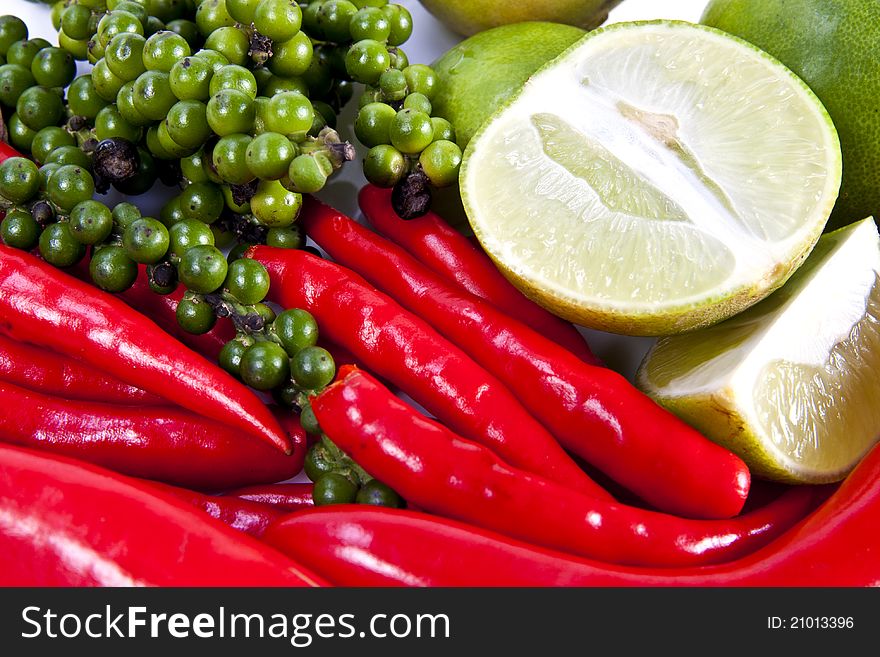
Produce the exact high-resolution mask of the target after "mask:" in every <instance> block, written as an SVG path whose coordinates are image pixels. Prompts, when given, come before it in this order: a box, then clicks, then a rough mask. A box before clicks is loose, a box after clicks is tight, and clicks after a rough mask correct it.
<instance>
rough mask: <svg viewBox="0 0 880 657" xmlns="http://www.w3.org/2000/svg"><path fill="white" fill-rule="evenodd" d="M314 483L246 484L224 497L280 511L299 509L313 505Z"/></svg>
mask: <svg viewBox="0 0 880 657" xmlns="http://www.w3.org/2000/svg"><path fill="white" fill-rule="evenodd" d="M313 488H314V484H311V483H308V484H265V485H262V486H246V487H244V488H239V489H237V490H231V491H229V492H228V493H224V494H223V496H224V497H237V498H239V499H242V500H247V501H249V502H255V503H258V504H267V505H269V506H271V507H273V508H275V509H278V510H279V511H282V512H288V513H290V512H293V511H299V510H300V509H308V508H311V507H313V506H315V501H314V500H313V499H312V489H313Z"/></svg>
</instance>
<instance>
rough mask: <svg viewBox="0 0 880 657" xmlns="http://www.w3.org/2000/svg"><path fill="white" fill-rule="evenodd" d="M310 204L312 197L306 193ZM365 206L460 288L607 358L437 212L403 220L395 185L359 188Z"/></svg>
mask: <svg viewBox="0 0 880 657" xmlns="http://www.w3.org/2000/svg"><path fill="white" fill-rule="evenodd" d="M305 202H306V208H308V204H309V203H310V201H309V200H308V198H307V199H306V201H305ZM358 203H359V204H360V207H361V210H362V211H363V213H364V215H365V216H366V218H367V221H369V222H370V225H372V226H373V227H374V228H375V229H376V230H377V231H378V232H379V233H381V234H382V235H384V236H385V237H387V238H388V239H390V240H391V241H393V242H395V243H396V244H397V245H398V246H400V247H402V248H404V249H406V250H407V251H408V252H409V253H410V254H411V255H412V256H413V257H414V258H416V259H418V261H419V262H421V263H422V264H423V265H425V266H426V267H429V268H430V269H432V270H433V271H435V272H436V273H438V274H440V275H441V276H443V277H444V278H445V279H446V280H447V281H448V282H450V283H453V284H454V285H455V286H457V287H458V288H459V289H461V290H464V291H465V292H470V293H471V294H473V295H474V296H477V297H479V298H481V299H484V300H486V301H488V302H489V303H491V304H492V305H493V306H495V307H496V308H498V310H500V311H502V312H504V313H506V314H508V315H510V316H511V317H515V318H516V319H518V320H519V321H521V322H523V323H525V324H526V325H528V326H530V327H532V328H533V329H534V330H536V331H537V332H539V333H540V334H541V335H544V336H546V337H547V338H549V339H550V340H553V341H554V342H556V343H558V344H559V345H560V346H562V347H565V348H566V349H568V350H569V351H570V352H571V353H573V354H574V355H575V356H577V357H578V358H580V359H581V360H583V361H584V362H586V363H590V364H591V365H601V364H602V362H601V361H600V360H599V359H598V358H596V356H595V354H593V352H592V351H590V347H589V346H588V345H587V343H586V341H585V340H584V338H583V336H582V335H581V334H580V333H579V332H578V330H577V329H576V328H575V327H574V326H572V325H571V324H569V323H568V322H566V321H565V320H562V319H560V318H559V317H556V316H555V315H554V314H552V313H550V312H548V311H547V310H544V309H543V308H542V307H541V306H539V305H538V304H536V303H535V302H534V301H532V300H530V299H529V298H527V297H526V296H525V295H523V293H522V292H520V291H519V290H517V289H516V288H515V287H514V286H513V285H512V284H511V283H510V281H508V280H507V279H506V278H504V276H503V275H502V274H501V272H500V271H498V268H497V267H495V265H494V264H493V263H492V260H491V259H490V258H489V256H487V255H486V254H485V252H483V250H482V249H480V248H478V247H476V246H474V244H473V243H471V242H470V241H469V240H468V239H467V238H466V237H465V236H464V235H462V234H461V233H459V232H458V231H457V230H455V229H454V228H453V227H452V226H450V225H449V224H447V223H446V222H445V221H443V219H441V218H440V217H439V216H438V215H436V214H434V213H433V212H430V211H429V212H427V213H426V214H424V215H422V216H421V217H417V218H416V219H409V220H403V219H401V218H400V217H399V216H398V215H397V213H396V212H395V211H394V208H393V207H392V205H391V190H390V189H383V188H382V187H376V186H375V185H366V186H364V187H363V188H361V191H360V193H359V194H358Z"/></svg>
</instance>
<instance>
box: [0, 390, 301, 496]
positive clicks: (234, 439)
mask: <svg viewBox="0 0 880 657" xmlns="http://www.w3.org/2000/svg"><path fill="white" fill-rule="evenodd" d="M0 408H3V409H16V412H14V413H13V412H8V411H7V412H4V413H0V441H6V442H12V443H15V444H18V445H22V446H25V447H33V448H38V449H42V450H48V451H51V452H54V453H57V454H63V455H66V456H71V457H75V458H79V459H82V460H84V461H89V462H91V463H96V464H98V465H101V466H103V467H106V468H110V469H112V470H116V471H117V472H122V473H124V474H128V475H132V476H136V477H144V478H146V479H157V480H160V481H164V482H167V483H170V484H177V485H180V486H185V487H187V488H198V489H201V490H212V491H216V490H227V489H229V488H234V487H237V486H246V485H249V484H258V483H271V482H276V481H282V480H284V479H288V478H290V477H292V476H294V475H295V474H297V473H298V472H299V471H300V470H301V469H302V464H303V458H304V455H305V436H304V434H301V435H296V434H294V435H291V436H290V437H289V438H290V439H292V440H293V441H294V449H293V452H292V453H291V455H290V456H287V455H284V454H282V453H280V452H279V451H278V450H277V449H275V448H274V447H273V446H270V445H267V444H266V443H265V442H263V441H261V440H253V439H252V437H251V436H248V435H246V434H242V432H241V430H240V429H238V428H233V427H229V426H226V425H222V424H220V423H218V422H214V421H212V420H208V419H206V418H204V417H200V416H198V415H194V414H193V413H190V412H188V411H184V410H183V409H181V408H178V407H173V406H143V405H138V406H121V405H118V404H102V403H97V402H82V401H71V400H67V399H61V398H60V397H50V396H48V395H43V394H40V393H38V392H33V391H30V390H25V389H24V388H19V387H17V386H14V385H12V384H10V383H4V382H0ZM286 438H287V437H286Z"/></svg>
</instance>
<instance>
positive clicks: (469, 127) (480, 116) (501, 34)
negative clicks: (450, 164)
mask: <svg viewBox="0 0 880 657" xmlns="http://www.w3.org/2000/svg"><path fill="white" fill-rule="evenodd" d="M505 4H507V3H505ZM511 4H516V3H511ZM584 34H585V32H584V31H583V30H581V29H580V28H577V27H572V26H570V25H562V24H559V23H542V22H528V23H514V24H512V25H503V26H501V27H496V28H493V29H491V30H486V31H485V32H480V33H479V34H477V35H475V36H472V37H470V38H469V39H465V40H464V41H462V42H461V43H459V44H457V45H455V46H453V47H452V48H450V49H449V50H448V51H447V52H446V53H445V54H444V55H442V56H441V57H440V58H439V59H438V60H437V61H436V62H434V64H433V67H434V70H435V71H436V72H437V92H436V95H435V96H434V99H433V101H432V102H433V105H434V114H435V115H436V116H441V117H443V118H444V119H447V120H449V121H450V122H451V123H452V125H454V126H455V138H456V141H457V142H458V145H459V146H461V147H462V149H464V147H465V146H467V143H468V142H469V141H470V139H471V137H472V136H473V135H474V133H475V132H476V131H477V129H478V128H479V127H480V126H481V125H482V124H483V122H484V121H485V120H486V119H488V118H489V116H491V115H492V113H494V112H495V110H496V109H498V108H499V107H501V106H503V105H505V104H506V102H507V100H509V99H510V97H511V96H513V94H514V93H515V92H516V91H517V90H519V88H520V87H522V85H523V84H525V82H526V80H528V79H529V77H530V76H531V75H532V73H534V72H535V71H537V70H538V69H539V68H541V66H543V65H544V64H546V63H547V62H548V61H550V60H551V59H553V58H554V57H556V56H557V55H559V54H560V53H562V51H564V50H566V49H567V48H568V47H569V46H570V45H572V44H573V43H574V42H575V41H577V40H578V39H580V38H581V37H583V36H584Z"/></svg>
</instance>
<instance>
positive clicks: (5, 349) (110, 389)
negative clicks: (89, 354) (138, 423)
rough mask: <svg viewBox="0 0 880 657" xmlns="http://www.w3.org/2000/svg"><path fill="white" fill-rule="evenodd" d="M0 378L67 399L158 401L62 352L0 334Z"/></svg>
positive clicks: (143, 402)
mask: <svg viewBox="0 0 880 657" xmlns="http://www.w3.org/2000/svg"><path fill="white" fill-rule="evenodd" d="M0 380H2V381H6V382H8V383H13V384H15V385H17V386H22V387H24V388H28V389H30V390H36V391H38V392H43V393H45V394H47V395H57V396H59V397H64V398H66V399H81V400H84V401H102V402H109V403H113V402H116V403H120V404H161V403H163V400H162V398H161V397H158V396H156V395H152V394H150V393H148V392H145V391H144V390H141V389H140V388H136V387H135V386H130V385H128V384H127V383H123V382H122V381H120V380H119V379H115V378H113V377H112V376H108V375H107V374H104V372H101V371H99V370H96V369H94V368H93V367H89V366H88V365H85V364H83V363H81V362H79V361H76V360H74V359H72V358H67V357H66V356H62V355H61V354H55V353H52V352H47V351H45V350H43V349H37V348H36V347H32V346H31V345H29V344H25V343H23V342H17V341H15V340H11V339H9V338H7V337H6V336H4V335H3V334H0Z"/></svg>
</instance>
